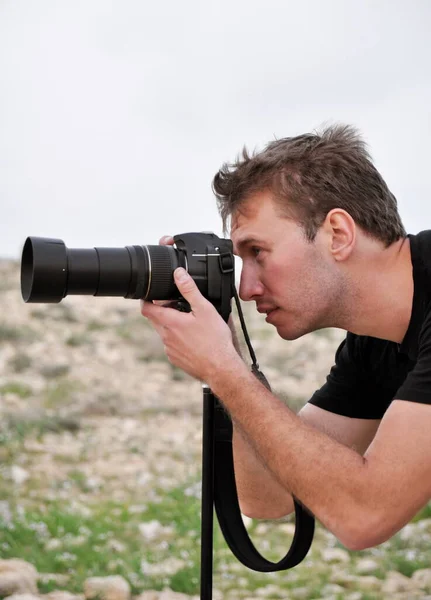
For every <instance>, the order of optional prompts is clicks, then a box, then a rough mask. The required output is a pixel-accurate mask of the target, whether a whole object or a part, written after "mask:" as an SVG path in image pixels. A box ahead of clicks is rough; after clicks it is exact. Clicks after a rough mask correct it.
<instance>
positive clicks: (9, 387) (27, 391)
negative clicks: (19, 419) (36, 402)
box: [0, 381, 32, 398]
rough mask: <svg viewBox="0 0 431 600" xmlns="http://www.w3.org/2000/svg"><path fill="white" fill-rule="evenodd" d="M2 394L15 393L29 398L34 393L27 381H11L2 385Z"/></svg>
mask: <svg viewBox="0 0 431 600" xmlns="http://www.w3.org/2000/svg"><path fill="white" fill-rule="evenodd" d="M1 394H15V396H19V397H20V398H28V397H29V396H31V395H32V389H31V387H30V386H28V385H26V384H25V383H20V382H19V381H10V382H8V383H5V384H4V385H2V386H0V395H1Z"/></svg>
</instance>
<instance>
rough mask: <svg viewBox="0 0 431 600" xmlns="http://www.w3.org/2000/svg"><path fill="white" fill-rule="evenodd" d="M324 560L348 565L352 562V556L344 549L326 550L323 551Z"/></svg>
mask: <svg viewBox="0 0 431 600" xmlns="http://www.w3.org/2000/svg"><path fill="white" fill-rule="evenodd" d="M322 559H323V560H324V561H325V562H328V563H333V562H338V563H348V562H350V555H349V553H348V552H347V551H346V550H343V549H342V548H324V549H323V550H322Z"/></svg>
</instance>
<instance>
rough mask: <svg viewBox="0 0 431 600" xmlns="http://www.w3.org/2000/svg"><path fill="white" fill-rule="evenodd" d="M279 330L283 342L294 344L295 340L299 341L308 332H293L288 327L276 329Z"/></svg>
mask: <svg viewBox="0 0 431 600" xmlns="http://www.w3.org/2000/svg"><path fill="white" fill-rule="evenodd" d="M276 329H277V333H278V335H279V336H280V337H281V338H282V339H283V340H287V341H289V342H292V341H293V340H297V339H298V338H300V337H302V336H303V335H305V333H308V332H307V331H306V332H302V331H292V330H291V329H287V328H286V327H282V326H280V327H276Z"/></svg>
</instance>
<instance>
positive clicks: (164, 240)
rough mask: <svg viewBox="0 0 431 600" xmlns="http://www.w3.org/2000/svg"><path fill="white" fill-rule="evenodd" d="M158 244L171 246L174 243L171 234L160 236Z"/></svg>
mask: <svg viewBox="0 0 431 600" xmlns="http://www.w3.org/2000/svg"><path fill="white" fill-rule="evenodd" d="M159 244H160V245H161V246H172V245H173V244H174V238H173V237H172V236H171V235H164V236H163V237H161V238H160V240H159Z"/></svg>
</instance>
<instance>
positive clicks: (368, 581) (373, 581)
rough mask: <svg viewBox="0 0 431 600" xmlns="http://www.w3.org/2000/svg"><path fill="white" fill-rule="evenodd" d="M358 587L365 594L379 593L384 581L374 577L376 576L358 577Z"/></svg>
mask: <svg viewBox="0 0 431 600" xmlns="http://www.w3.org/2000/svg"><path fill="white" fill-rule="evenodd" d="M356 587H358V588H360V589H361V590H364V591H365V592H377V591H378V590H380V589H381V587H382V580H381V579H379V578H378V577H374V575H364V576H363V577H357V579H356Z"/></svg>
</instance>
